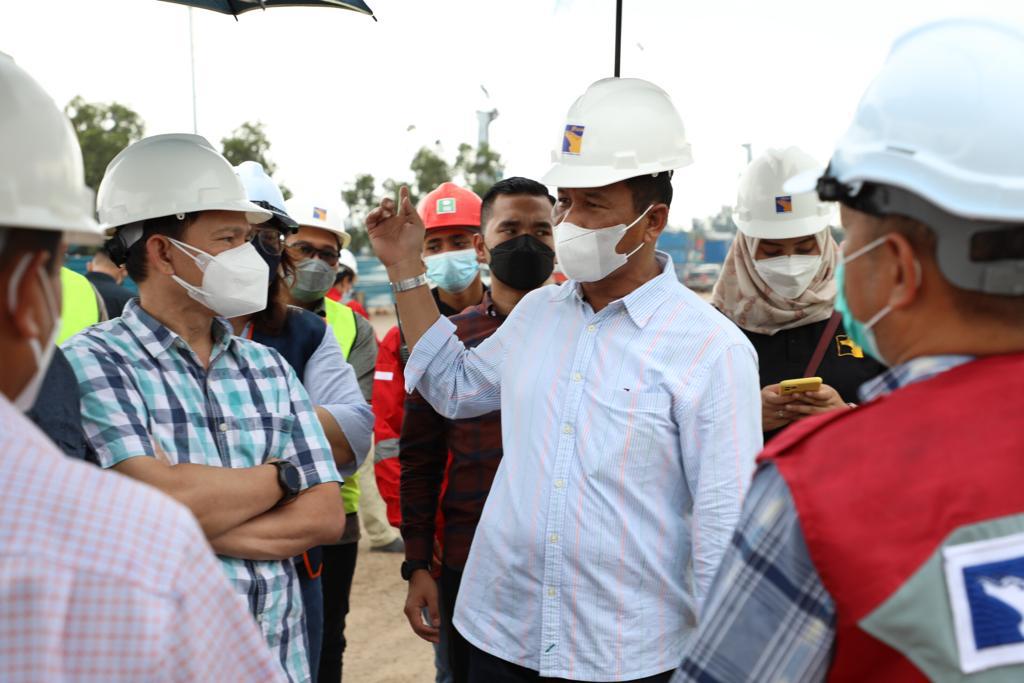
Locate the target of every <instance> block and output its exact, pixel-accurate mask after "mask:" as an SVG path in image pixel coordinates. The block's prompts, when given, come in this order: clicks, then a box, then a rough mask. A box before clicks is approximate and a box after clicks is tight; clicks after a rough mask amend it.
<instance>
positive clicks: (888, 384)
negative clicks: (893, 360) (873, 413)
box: [859, 355, 974, 403]
mask: <svg viewBox="0 0 1024 683" xmlns="http://www.w3.org/2000/svg"><path fill="white" fill-rule="evenodd" d="M972 360H974V356H956V355H944V356H920V357H919V358H913V359H911V360H908V361H907V362H906V363H901V364H899V365H897V366H895V367H892V368H889V369H888V370H886V371H885V372H883V373H882V374H881V375H879V376H878V377H875V378H874V379H871V380H868V381H867V382H865V383H864V384H863V385H861V388H860V391H859V393H860V400H861V401H862V402H863V403H867V402H868V401H873V400H874V399H876V398H880V397H882V396H886V395H888V394H891V393H892V392H894V391H896V390H897V389H902V388H903V387H905V386H908V385H910V384H915V383H916V382H923V381H925V380H926V379H931V378H932V377H935V376H936V375H941V374H942V373H944V372H946V371H947V370H952V369H953V368H955V367H959V366H961V365H963V364H964V363H969V362H971V361H972Z"/></svg>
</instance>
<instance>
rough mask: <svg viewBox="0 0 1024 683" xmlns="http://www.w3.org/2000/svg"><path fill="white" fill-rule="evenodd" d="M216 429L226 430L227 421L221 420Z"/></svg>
mask: <svg viewBox="0 0 1024 683" xmlns="http://www.w3.org/2000/svg"><path fill="white" fill-rule="evenodd" d="M218 429H220V431H222V432H226V431H228V423H227V422H221V423H220V427H218Z"/></svg>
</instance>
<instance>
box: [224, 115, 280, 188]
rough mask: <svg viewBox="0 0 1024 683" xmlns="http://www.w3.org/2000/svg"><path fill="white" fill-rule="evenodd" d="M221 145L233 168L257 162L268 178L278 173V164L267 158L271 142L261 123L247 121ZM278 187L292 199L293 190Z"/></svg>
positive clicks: (278, 184)
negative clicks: (241, 164)
mask: <svg viewBox="0 0 1024 683" xmlns="http://www.w3.org/2000/svg"><path fill="white" fill-rule="evenodd" d="M220 145H221V154H223V155H224V158H225V159H227V160H228V161H229V162H231V165H232V166H238V165H239V164H240V163H242V162H243V161H255V162H257V163H258V164H259V165H260V166H262V167H263V170H264V171H266V172H267V175H268V176H270V177H273V176H274V174H275V173H277V164H275V163H274V162H273V161H271V159H270V157H268V156H267V153H268V152H269V151H270V140H269V139H268V138H267V132H266V130H264V126H263V123H262V122H261V121H256V122H255V123H253V122H252V121H246V122H245V123H243V124H242V125H241V126H239V127H238V128H236V129H235V130H234V132H233V133H231V135H229V136H228V137H226V138H221V141H220ZM277 186H278V187H280V188H281V194H283V195H284V198H285V199H291V196H292V192H291V190H289V189H288V188H287V187H285V186H284V185H282V184H281V183H277Z"/></svg>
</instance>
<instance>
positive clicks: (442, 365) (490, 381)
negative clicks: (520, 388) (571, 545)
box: [405, 296, 532, 420]
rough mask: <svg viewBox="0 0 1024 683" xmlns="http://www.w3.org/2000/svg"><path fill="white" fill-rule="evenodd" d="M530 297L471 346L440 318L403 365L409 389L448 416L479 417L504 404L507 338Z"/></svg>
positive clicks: (516, 326)
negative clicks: (502, 364) (502, 367)
mask: <svg viewBox="0 0 1024 683" xmlns="http://www.w3.org/2000/svg"><path fill="white" fill-rule="evenodd" d="M531 298H532V297H530V296H527V297H526V298H525V299H523V300H522V301H521V302H519V305H517V306H516V307H515V309H513V311H512V313H511V315H509V317H508V318H507V319H506V320H505V322H504V323H503V324H502V325H501V327H499V328H498V329H497V331H496V332H495V333H494V334H492V335H491V336H490V337H488V338H487V339H485V340H484V341H483V342H481V343H480V344H479V345H478V346H476V347H474V348H472V349H467V348H466V347H465V345H464V344H463V343H462V342H461V341H459V338H458V337H457V336H456V335H455V329H456V328H455V324H454V323H452V322H451V321H450V320H448V318H445V317H444V316H441V317H439V318H438V319H437V320H436V321H435V322H434V324H433V325H431V327H430V329H428V330H427V332H426V334H424V335H423V336H422V337H420V340H419V341H418V342H417V343H416V346H415V347H414V348H413V350H412V355H410V356H409V361H408V362H407V363H406V366H405V390H406V391H407V392H409V393H412V390H413V389H418V390H419V392H420V394H422V395H423V398H425V399H426V400H427V403H429V404H430V405H431V406H432V407H433V408H434V410H436V411H437V412H438V413H439V414H441V415H443V416H444V417H447V418H449V419H453V420H455V419H462V418H468V417H479V416H480V415H485V414H486V413H489V412H492V411H494V410H498V409H499V408H501V363H502V359H503V357H504V355H505V342H504V340H505V339H515V338H516V336H515V335H516V332H517V329H518V325H517V321H518V320H522V319H523V316H524V315H525V314H526V313H525V310H524V309H529V308H530V306H529V302H530V300H531Z"/></svg>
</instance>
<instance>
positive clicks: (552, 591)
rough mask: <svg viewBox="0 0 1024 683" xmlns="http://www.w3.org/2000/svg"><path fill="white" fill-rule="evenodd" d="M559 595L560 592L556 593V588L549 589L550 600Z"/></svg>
mask: <svg viewBox="0 0 1024 683" xmlns="http://www.w3.org/2000/svg"><path fill="white" fill-rule="evenodd" d="M557 593H558V591H556V590H555V589H554V588H549V589H548V597H549V598H553V597H555V595H556V594H557Z"/></svg>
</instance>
